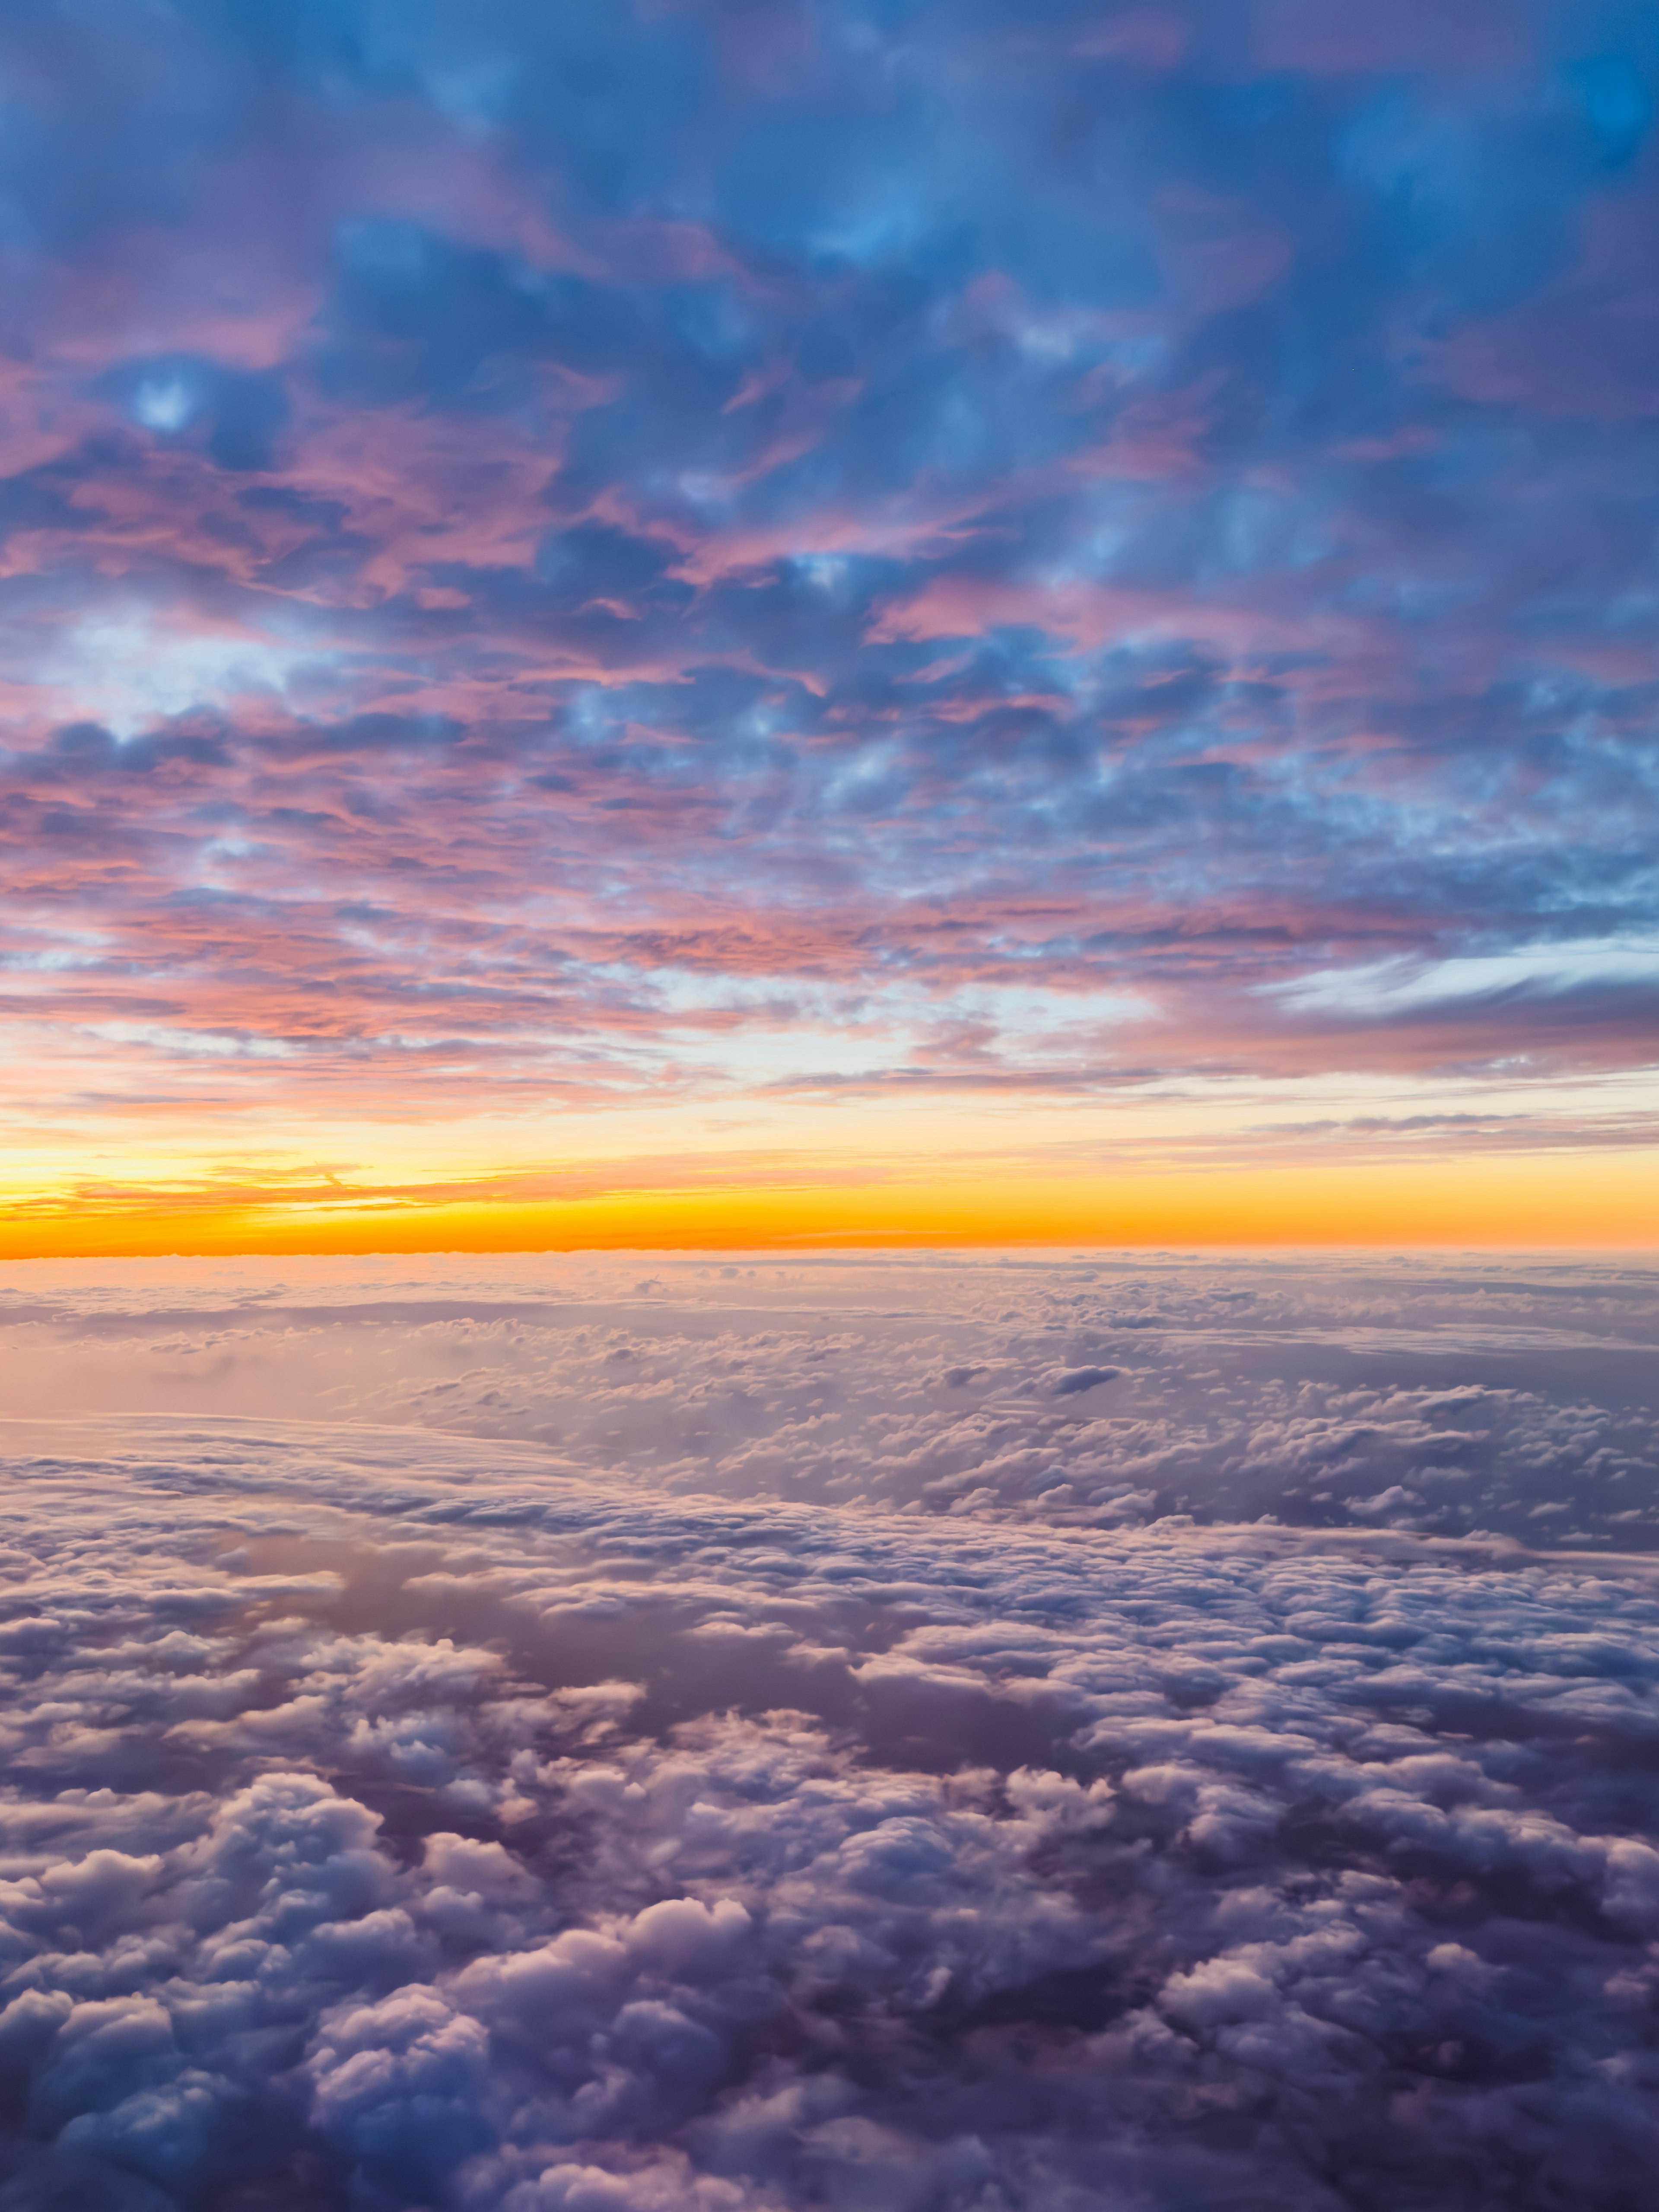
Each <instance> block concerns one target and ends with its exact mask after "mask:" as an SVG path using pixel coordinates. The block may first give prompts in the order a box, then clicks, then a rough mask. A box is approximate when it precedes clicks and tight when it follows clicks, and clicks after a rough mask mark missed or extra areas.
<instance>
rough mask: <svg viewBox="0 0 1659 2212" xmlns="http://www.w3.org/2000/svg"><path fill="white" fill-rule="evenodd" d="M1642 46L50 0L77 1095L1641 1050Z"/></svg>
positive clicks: (1614, 26) (1195, 8) (1649, 854)
mask: <svg viewBox="0 0 1659 2212" xmlns="http://www.w3.org/2000/svg"><path fill="white" fill-rule="evenodd" d="M1656 100H1659V20H1656V17H1655V15H1654V13H1653V11H1652V10H1651V9H1649V8H1646V7H1641V6H1637V5H1634V4H1629V5H1625V4H1610V5H1599V4H1595V0H1572V4H1571V5H1568V4H1565V0H1559V3H1558V4H1549V3H1548V0H1541V4H1528V0H1492V4H1486V0H1466V4H1464V5H1462V6H1459V7H1456V8H1454V9H1449V8H1447V7H1445V6H1444V5H1443V4H1442V5H1433V6H1431V5H1429V4H1426V0H1401V4H1396V5H1393V6H1390V7H1388V8H1386V9H1376V8H1364V9H1362V8H1353V7H1347V6H1342V5H1338V4H1335V0H1225V4H1221V0H1217V4H1207V0H1194V4H1190V5H1181V4H1174V0H1153V4H1151V5H1139V4H1138V5H1119V6H1112V5H1102V4H1098V0H1091V4H1089V5H1081V4H1079V5H1073V4H1071V0H1051V4H1048V5H1046V6H1044V7H1042V8H1041V9H1036V10H1033V9H1030V7H1028V6H1024V5H1020V4H1016V0H953V4H951V5H948V6H945V5H934V6H924V5H919V4H909V0H833V3H831V0H825V4H818V5H813V4H796V0H766V4H764V5H758V4H745V3H744V0H731V4H723V0H639V4H629V0H604V3H603V4H594V5H585V4H580V0H574V4H562V5H560V6H558V7H556V8H549V7H547V6H544V5H541V4H533V0H465V4H461V0H431V4H428V5H424V6H422V7H419V8H414V7H398V6H386V5H382V4H378V3H377V0H309V4H307V0H269V4H264V0H260V3H259V4H250V0H175V4H171V5H162V6H157V7H155V8H147V9H132V8H131V7H127V6H124V5H121V4H117V0H106V4H102V5H92V6H78V5H77V6H73V7H71V6H70V5H67V4H53V0H15V4H14V5H13V6H11V7H10V8H9V9H7V10H6V11H5V15H4V20H3V22H0V277H3V282H0V446H3V452H0V473H3V482H0V745H3V757H0V775H3V792H0V835H3V837H4V840H5V874H6V884H7V889H6V893H5V896H4V901H3V906H0V965H3V968H4V971H5V974H4V978H3V1011H4V1016H5V1019H6V1020H7V1022H8V1023H9V1025H10V1030H9V1033H10V1036H11V1037H12V1040H13V1042H14V1044H15V1052H16V1055H17V1060H16V1065H17V1066H19V1067H20V1068H22V1069H25V1070H27V1077H26V1079H25V1077H23V1076H19V1077H18V1078H16V1079H15V1081H14V1085H13V1091H12V1093H11V1094H10V1095H11V1096H12V1097H13V1099H14V1102H15V1104H16V1109H17V1112H18V1114H19V1115H20V1117H21V1119H22V1120H24V1121H28V1122H30V1123H31V1124H38V1123H39V1121H40V1118H41V1108H42V1105H43V1103H46V1102H48V1101H49V1102H50V1111H51V1114H52V1115H55V1116H58V1117H66V1118H64V1126H65V1127H67V1126H69V1125H70V1122H73V1123H74V1125H75V1126H76V1127H83V1128H101V1127H107V1128H108V1129H109V1130H110V1131H111V1132H112V1135H111V1137H110V1142H111V1144H112V1146H114V1147H115V1149H116V1150H118V1151H122V1152H125V1153H131V1150H132V1147H133V1146H134V1144H135V1143H136V1142H137V1139H135V1138H134V1135H133V1130H134V1129H135V1128H136V1127H141V1126H143V1127H152V1126H156V1127H163V1128H165V1129H167V1131H168V1132H169V1133H171V1134H172V1135H178V1134H179V1132H181V1131H182V1130H183V1129H184V1127H185V1121H181V1120H180V1119H179V1117H180V1116H181V1115H183V1116H185V1118H186V1120H187V1119H188V1117H189V1116H190V1115H196V1116H197V1117H207V1120H210V1121H213V1123H214V1127H216V1129H217V1130H219V1132H220V1134H219V1135H218V1136H216V1138H215V1139H214V1143H215V1144H216V1145H217V1146H219V1148H220V1150H221V1151H222V1150H223V1149H224V1140H223V1135H222V1132H223V1129H224V1128H225V1127H229V1126H231V1125H232V1124H234V1123H235V1122H236V1121H237V1117H239V1116H241V1117H244V1119H246V1117H247V1116H249V1115H252V1116H254V1117H256V1120H257V1119H258V1117H261V1116H263V1117H265V1118H264V1121H260V1122H259V1127H258V1131H256V1132H255V1133H253V1134H251V1135H250V1136H249V1138H248V1146H249V1148H250V1149H251V1150H253V1151H257V1150H258V1149H259V1146H261V1145H264V1146H266V1147H267V1149H268V1148H269V1144H270V1127H269V1125H270V1121H271V1118H272V1117H275V1119H276V1121H284V1122H285V1123H286V1124H288V1125H297V1123H298V1122H300V1121H319V1122H320V1121H327V1122H328V1123H329V1125H330V1126H331V1127H336V1128H337V1127H362V1128H366V1127H371V1126H380V1125H384V1124H386V1123H388V1122H390V1121H409V1120H410V1119H411V1118H413V1119H415V1120H416V1121H423V1122H424V1124H425V1125H426V1126H428V1127H429V1128H431V1129H433V1130H441V1129H442V1128H443V1127H447V1126H449V1125H451V1124H453V1123H454V1122H456V1121H458V1120H459V1118H462V1117H472V1118H474V1119H476V1117H477V1116H478V1115H480V1114H482V1113H490V1114H495V1115H501V1116H507V1117H508V1118H512V1117H514V1116H516V1117H518V1118H519V1121H520V1123H521V1124H523V1127H524V1133H523V1134H522V1136H521V1139H518V1140H515V1146H516V1150H515V1152H514V1157H515V1158H518V1159H520V1161H528V1160H532V1159H533V1158H539V1157H542V1156H543V1155H544V1154H550V1153H551V1152H556V1151H557V1150H558V1147H559V1143H560V1139H559V1137H558V1133H557V1128H558V1117H559V1116H560V1115H580V1114H586V1115H592V1114H594V1113H623V1112H631V1111H633V1110H635V1109H636V1108H637V1107H639V1106H640V1105H641V1102H655V1103H660V1102H662V1101H665V1100H672V1101H680V1102H684V1103H686V1104H687V1106H688V1108H689V1107H691V1106H695V1107H696V1109H697V1110H699V1111H702V1110H704V1109H713V1108H714V1107H725V1106H732V1107H734V1108H735V1107H736V1106H739V1105H740V1106H741V1107H742V1108H743V1110H744V1111H745V1112H752V1113H754V1114H756V1115H760V1116H762V1118H763V1119H765V1117H768V1116H769V1117H771V1118H770V1119H769V1120H766V1121H765V1126H766V1127H767V1129H768V1130H769V1132H771V1133H772V1136H774V1137H775V1135H776V1133H777V1132H778V1131H779V1130H780V1129H782V1128H783V1127H784V1126H785V1125H784V1122H783V1121H781V1120H780V1119H779V1118H778V1117H779V1116H784V1115H787V1113H788V1112H790V1111H793V1110H795V1109H793V1108H792V1107H790V1106H788V1105H787V1103H783V1102H788V1101H792V1100H793V1101H800V1100H807V1101H812V1100H817V1101H821V1102H826V1101H833V1102H836V1104H837V1106H838V1108H844V1107H845V1106H846V1104H847V1103H848V1101H849V1100H852V1099H854V1098H861V1099H871V1098H891V1097H899V1096H902V1097H907V1098H914V1097H917V1096H921V1095H927V1096H929V1097H951V1098H954V1099H958V1100H963V1099H966V1100H971V1099H975V1098H978V1099H981V1100H984V1099H992V1098H998V1097H1010V1096H1013V1095H1020V1096H1030V1095H1036V1094H1041V1095H1042V1096H1043V1097H1052V1098H1054V1099H1069V1100H1090V1099H1097V1100H1098V1099H1104V1098H1120V1097H1125V1096H1128V1095H1130V1094H1133V1095H1136V1096H1146V1095H1151V1092H1149V1090H1148V1086H1151V1087H1152V1091H1158V1088H1159V1086H1162V1087H1163V1090H1164V1091H1169V1090H1170V1087H1171V1086H1173V1087H1175V1088H1180V1087H1182V1086H1186V1093H1185V1095H1188V1096H1189V1097H1196V1096H1198V1095H1200V1090H1201V1088H1202V1086H1205V1085H1210V1086H1215V1085H1227V1084H1234V1085H1237V1084H1252V1085H1261V1084H1262V1083H1267V1084H1274V1083H1281V1082H1284V1083H1290V1084H1292V1085H1295V1084H1309V1083H1312V1084H1319V1083H1326V1082H1329V1081H1333V1080H1339V1079H1340V1080H1341V1081H1345V1082H1351V1083H1352V1084H1354V1085H1359V1086H1361V1088H1362V1089H1363V1088H1364V1086H1366V1085H1369V1086H1370V1090H1371V1093H1372V1094H1374V1095H1373V1096H1372V1097H1371V1103H1372V1104H1373V1106H1375V1105H1376V1103H1377V1101H1379V1100H1381V1101H1383V1104H1384V1105H1385V1106H1387V1108H1388V1110H1391V1111H1392V1110H1398V1111H1401V1112H1405V1111H1407V1110H1408V1109H1409V1107H1410V1103H1411V1101H1412V1100H1413V1098H1418V1103H1421V1100H1420V1098H1419V1090H1420V1089H1421V1086H1424V1085H1428V1086H1433V1085H1442V1086H1444V1085H1452V1086H1454V1087H1457V1086H1462V1089H1460V1090H1459V1092H1458V1097H1459V1101H1460V1102H1461V1103H1460V1107H1459V1110H1464V1109H1467V1108H1468V1103H1469V1102H1468V1096H1467V1092H1468V1090H1469V1088H1470V1087H1471V1086H1473V1088H1474V1091H1476V1092H1477V1093H1479V1092H1480V1089H1481V1086H1483V1085H1498V1086H1510V1088H1511V1089H1512V1088H1513V1086H1515V1085H1517V1084H1519V1085H1534V1086H1536V1085H1552V1084H1561V1083H1567V1084H1577V1085H1583V1084H1589V1085H1597V1084H1605V1083H1608V1082H1613V1083H1615V1084H1618V1085H1628V1084H1629V1082H1630V1081H1631V1080H1632V1079H1633V1078H1634V1077H1635V1075H1636V1073H1638V1071H1640V1070H1643V1069H1644V1068H1645V1067H1647V1066H1649V1064H1650V1063H1651V1062H1652V1061H1653V1060H1654V1059H1655V1058H1656V1054H1655V1048H1654V1039H1655V1036H1656V1035H1659V995H1656V981H1659V973H1656V964H1655V963H1656V954H1655V949H1654V948H1655V945H1656V944H1659V876H1656V866H1655V854H1656V850H1659V749H1656V744H1655V738H1654V718H1655V712H1656V702H1659V648H1656V623H1655V617H1656V612H1659V534H1656V521H1659V477H1656V467H1659V258H1656V257H1659V187H1656V159H1659V157H1656V154H1655V139H1654V132H1653V129H1652V123H1653V115H1654V108H1655V103H1656ZM1194 1086H1198V1087H1199V1088H1198V1089H1194ZM1413 1086H1418V1090H1413ZM1436 1096H1437V1097H1439V1096H1440V1094H1439V1093H1436ZM1633 1096H1634V1094H1633V1093H1632V1092H1631V1091H1629V1090H1628V1089H1626V1090H1622V1091H1620V1093H1619V1097H1618V1101H1617V1103H1618V1106H1619V1110H1620V1112H1621V1113H1623V1114H1626V1115H1627V1114H1628V1113H1629V1111H1630V1110H1631V1108H1632V1097H1633ZM1643 1097H1644V1099H1646V1101H1647V1104H1646V1105H1645V1106H1644V1109H1643V1110H1644V1111H1648V1110H1649V1109H1650V1108H1651V1105H1652V1103H1653V1102H1652V1099H1651V1096H1650V1093H1647V1092H1644V1093H1643ZM1402 1099H1403V1100H1404V1101H1405V1102H1406V1103H1404V1104H1401V1100H1402ZM1441 1103H1442V1104H1443V1103H1444V1101H1443V1099H1442V1100H1441ZM1476 1103H1479V1100H1478V1098H1477V1101H1476ZM1581 1109H1583V1099H1582V1098H1579V1099H1578V1100H1577V1104H1575V1105H1574V1107H1573V1109H1572V1110H1573V1112H1575V1113H1578V1112H1580V1111H1581ZM802 1110H805V1109H802ZM1252 1110H1253V1111H1254V1110H1255V1109H1252ZM1320 1110H1321V1111H1322V1112H1325V1113H1328V1112H1329V1111H1330V1109H1329V1105H1328V1103H1326V1104H1325V1105H1323V1106H1322V1108H1321V1109H1320ZM1353 1110H1356V1111H1358V1108H1355V1109H1353ZM76 1117H80V1118H79V1119H77V1118H76ZM526 1117H528V1119H527V1120H526ZM1257 1118H1260V1117H1259V1115H1258V1117H1257ZM203 1126H204V1127H206V1121H204V1122H203ZM248 1127H249V1128H250V1129H251V1130H252V1128H253V1124H252V1122H250V1123H248ZM117 1130H118V1131H119V1133H118V1135H117V1134H115V1132H117ZM181 1140H182V1139H181ZM769 1140H770V1139H769ZM206 1141H207V1140H206V1139H205V1138H204V1139H203V1142H204V1144H205V1143H206ZM436 1141H437V1140H436V1139H434V1142H436ZM233 1149H234V1147H233ZM351 1164H352V1162H351V1159H350V1158H348V1157H347V1156H346V1155H345V1154H343V1153H338V1152H337V1154H336V1156H335V1158H334V1166H335V1168H337V1169H342V1170H348V1171H349V1169H350V1167H351Z"/></svg>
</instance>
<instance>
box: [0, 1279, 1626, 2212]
mask: <svg viewBox="0 0 1659 2212" xmlns="http://www.w3.org/2000/svg"><path fill="white" fill-rule="evenodd" d="M1656 1348H1659V1268H1656V1267H1654V1265H1653V1264H1652V1262H1651V1261H1646V1262H1643V1261H1638V1260H1636V1259H1635V1258H1633V1257H1632V1255H1624V1254H1614V1253H1607V1254H1603V1255H1597V1256H1595V1257H1590V1258H1586V1257H1576V1258H1575V1257H1568V1256H1566V1255H1553V1256H1547V1257H1544V1258H1541V1259H1533V1260H1528V1261H1521V1260H1518V1259H1516V1258H1515V1257H1513V1256H1511V1255H1491V1254H1467V1255H1441V1254H1419V1255H1386V1254H1377V1255H1323V1256H1320V1257H1310V1256H1309V1255H1289V1254H1256V1255H1251V1256H1249V1258H1247V1259H1245V1260H1243V1261H1239V1260H1238V1259H1237V1257H1235V1256H1230V1255H1188V1256H1186V1257H1175V1256H1170V1255H1160V1254H1158V1253H1155V1252H1147V1253H1143V1254H1126V1255H1116V1256H1115V1257H1112V1258H1110V1259H1101V1258H1099V1257H1098V1256H1096V1257H1091V1258H1085V1259H1076V1258H1073V1257H1072V1256H1071V1255H1059V1254H1053V1253H1034V1252H1031V1251H1030V1250H1029V1249H1026V1250H1016V1251H1012V1252H991V1251H973V1252H967V1251H963V1252H954V1253H941V1254H933V1255H927V1256H925V1257H918V1258H915V1259H910V1260H901V1259H895V1258H894V1257H893V1256H892V1255H889V1254H867V1253H851V1252H844V1253H835V1254H819V1255H810V1256H805V1257H803V1256H801V1255H794V1254H787V1255H781V1254H779V1253H777V1252H776V1251H770V1252H765V1251H763V1252H757V1253H748V1254H744V1255H738V1256H735V1257H732V1258H726V1257H722V1256H720V1255H704V1254H694V1253H684V1254H681V1255H669V1256H666V1257H663V1258H661V1259H659V1261H655V1262H654V1263H653V1264H652V1265H651V1267H650V1268H649V1270H648V1272H644V1273H642V1272H641V1261H640V1259H639V1257H638V1256H637V1255H634V1254H631V1253H629V1254H611V1253H603V1254H601V1253H577V1254H563V1255H523V1256H521V1257H518V1258H512V1257H507V1256H503V1255H485V1256H478V1255H441V1256H439V1257H435V1258H420V1257H413V1258H401V1259H400V1258H396V1257H389V1256H386V1255H380V1256H376V1257H373V1258H365V1259H358V1258H345V1257H302V1258H301V1259H299V1260H296V1261H291V1262H290V1261H273V1260H270V1259H268V1258H267V1259H255V1260H230V1259H225V1260H220V1261H202V1260H195V1261H189V1260H179V1259H173V1260H159V1261H157V1260H150V1261H142V1260H132V1259H127V1260H114V1261H42V1262H40V1264H39V1265H38V1266H36V1267H33V1268H30V1269H17V1270H14V1271H12V1279H9V1281H8V1282H7V1284H6V1285H5V1295H4V1299H3V1303H0V1402H3V1404H4V1405H5V1407H6V1409H7V1418H5V1419H3V1420H0V1758H3V1778H0V2212H801V2208H804V2207H811V2208H814V2212H1019V2208H1028V2212H1030V2208H1040V2212H1199V2208H1202V2212H1560V2208H1562V2207H1563V2206H1567V2205H1571V2207H1572V2208H1573V2212H1640V2208H1641V2207H1643V2206H1644V2204H1645V2203H1646V2201H1647V2200H1646V2197H1645V2196H1644V2195H1643V2194H1641V2193H1639V2192H1640V2191H1642V2190H1643V2189H1644V2185H1645V2177H1646V2176H1647V2175H1649V2174H1650V2173H1651V2172H1653V2170H1654V2166H1655V2161H1656V2159H1659V2095H1656V2084H1659V2003H1656V1998H1659V1770H1656V1763H1655V1759H1654V1756H1653V1747H1654V1741H1655V1736H1656V1731H1659V1492H1656V1478H1659V1399H1656V1395H1655V1390H1654V1379H1655V1376H1656V1372H1659V1366H1656V1357H1655V1354H1656Z"/></svg>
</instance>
